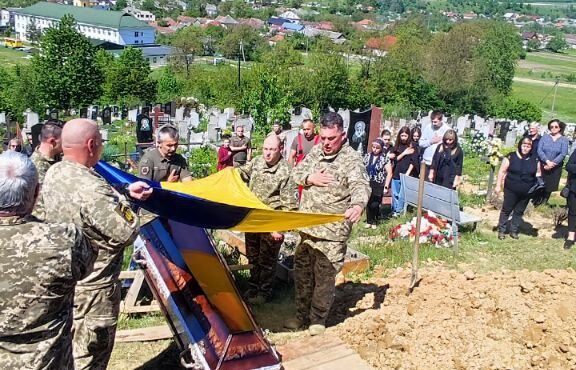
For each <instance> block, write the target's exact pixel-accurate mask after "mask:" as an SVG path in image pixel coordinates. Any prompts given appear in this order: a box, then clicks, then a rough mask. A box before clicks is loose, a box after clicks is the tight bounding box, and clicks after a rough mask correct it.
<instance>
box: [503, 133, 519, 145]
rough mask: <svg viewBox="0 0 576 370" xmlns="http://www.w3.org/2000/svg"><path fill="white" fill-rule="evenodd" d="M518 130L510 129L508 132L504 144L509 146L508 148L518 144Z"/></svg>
mask: <svg viewBox="0 0 576 370" xmlns="http://www.w3.org/2000/svg"><path fill="white" fill-rule="evenodd" d="M517 134H518V133H517V131H516V130H510V131H508V132H507V133H506V137H505V140H504V146H506V147H508V148H513V147H515V146H516V135H517Z"/></svg>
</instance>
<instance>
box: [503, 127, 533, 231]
mask: <svg viewBox="0 0 576 370" xmlns="http://www.w3.org/2000/svg"><path fill="white" fill-rule="evenodd" d="M540 175H541V174H540V163H539V161H538V155H537V153H536V148H534V147H533V145H532V140H531V139H530V138H529V137H524V138H522V140H520V142H519V143H518V149H517V150H516V151H515V152H514V153H510V154H508V156H506V157H505V158H504V159H503V160H502V165H501V166H500V171H498V180H497V181H496V187H495V188H494V191H495V192H496V193H500V192H501V191H502V188H504V203H503V204H502V209H501V210H500V218H499V220H498V239H504V238H505V237H506V224H507V223H508V218H510V214H511V213H512V222H511V223H510V237H511V238H512V239H518V229H519V227H520V221H522V215H524V211H525V210H526V206H528V202H529V201H530V198H531V195H529V194H528V192H529V191H530V189H531V188H532V187H533V186H534V185H535V184H536V181H537V179H536V177H539V176H540Z"/></svg>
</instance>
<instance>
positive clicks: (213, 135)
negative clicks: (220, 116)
mask: <svg viewBox="0 0 576 370" xmlns="http://www.w3.org/2000/svg"><path fill="white" fill-rule="evenodd" d="M206 134H207V137H208V141H209V142H211V143H215V142H216V141H218V125H215V124H212V123H209V124H208V129H207V130H206Z"/></svg>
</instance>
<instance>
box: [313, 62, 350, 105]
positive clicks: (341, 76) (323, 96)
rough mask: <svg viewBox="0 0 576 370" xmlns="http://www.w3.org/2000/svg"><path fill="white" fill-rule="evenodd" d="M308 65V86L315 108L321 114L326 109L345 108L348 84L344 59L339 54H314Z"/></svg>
mask: <svg viewBox="0 0 576 370" xmlns="http://www.w3.org/2000/svg"><path fill="white" fill-rule="evenodd" d="M310 65H311V69H312V73H311V76H310V81H309V86H311V95H312V98H313V99H314V104H315V106H316V108H317V109H318V110H319V111H321V112H324V111H326V110H327V109H328V107H332V108H334V109H335V110H338V109H339V108H347V107H348V91H349V89H350V84H349V79H348V68H347V67H346V62H345V61H344V58H343V57H342V56H340V55H339V54H324V55H322V54H315V55H313V56H312V57H311V59H310Z"/></svg>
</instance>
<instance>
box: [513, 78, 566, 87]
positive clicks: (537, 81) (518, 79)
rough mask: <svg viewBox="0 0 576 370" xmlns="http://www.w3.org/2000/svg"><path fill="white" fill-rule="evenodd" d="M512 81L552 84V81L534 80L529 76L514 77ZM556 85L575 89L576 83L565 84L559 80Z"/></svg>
mask: <svg viewBox="0 0 576 370" xmlns="http://www.w3.org/2000/svg"><path fill="white" fill-rule="evenodd" d="M514 81H517V82H526V83H530V84H537V85H546V86H554V81H542V80H534V79H531V78H524V77H514ZM558 86H560V87H567V88H569V89H576V85H575V84H567V83H563V82H560V83H559V84H558Z"/></svg>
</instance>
